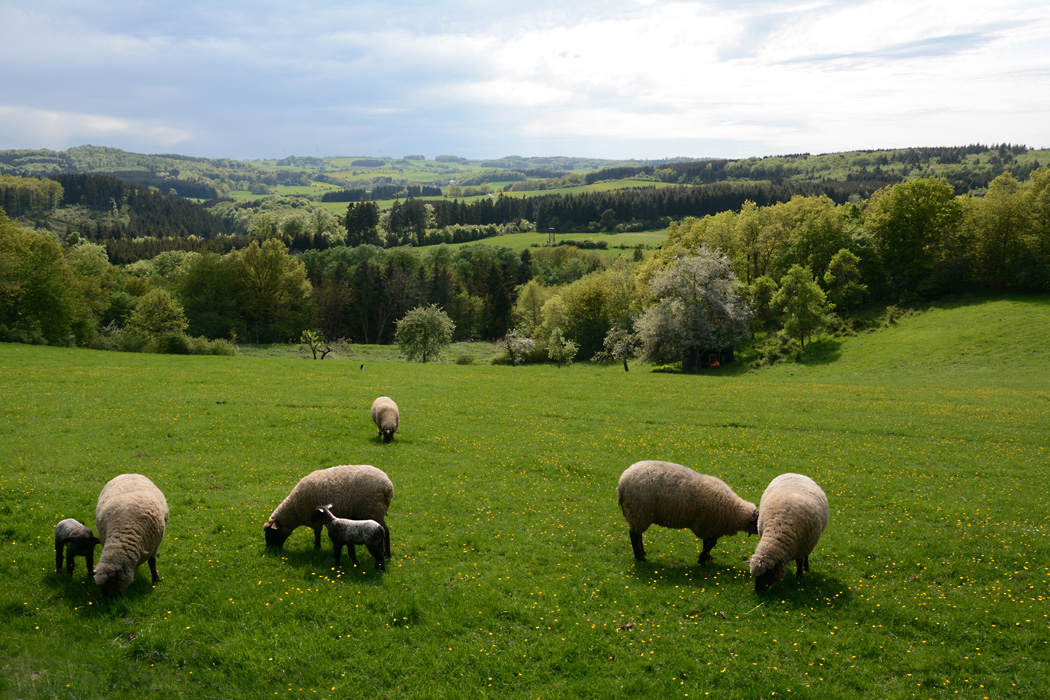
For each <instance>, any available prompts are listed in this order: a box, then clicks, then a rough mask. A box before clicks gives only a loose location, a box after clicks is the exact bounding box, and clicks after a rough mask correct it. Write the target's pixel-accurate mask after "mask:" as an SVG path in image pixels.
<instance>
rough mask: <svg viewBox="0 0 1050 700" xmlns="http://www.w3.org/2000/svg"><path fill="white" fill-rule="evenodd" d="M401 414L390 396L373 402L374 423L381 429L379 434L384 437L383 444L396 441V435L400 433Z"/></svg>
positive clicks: (381, 397)
mask: <svg viewBox="0 0 1050 700" xmlns="http://www.w3.org/2000/svg"><path fill="white" fill-rule="evenodd" d="M399 421H400V414H399V412H398V410H397V404H396V403H394V400H393V399H392V398H390V397H389V396H380V397H379V398H378V399H376V400H375V401H373V402H372V422H373V423H375V424H376V427H377V428H379V434H380V435H382V436H383V442H390V441H391V440H393V439H394V433H396V432H398V429H397V428H398V424H399Z"/></svg>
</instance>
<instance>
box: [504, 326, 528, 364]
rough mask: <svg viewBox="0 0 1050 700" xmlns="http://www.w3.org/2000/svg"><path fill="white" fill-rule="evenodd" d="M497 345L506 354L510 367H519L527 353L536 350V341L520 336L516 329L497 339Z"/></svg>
mask: <svg viewBox="0 0 1050 700" xmlns="http://www.w3.org/2000/svg"><path fill="white" fill-rule="evenodd" d="M497 345H499V346H500V347H501V348H503V352H504V353H506V356H507V360H508V361H509V362H510V364H511V365H520V364H521V363H522V362H524V361H525V358H526V357H528V355H529V353H530V352H532V351H533V350H534V349H535V348H536V341H534V340H533V339H532V338H529V337H527V336H524V335H522V333H521V332H520V331H519V330H518V329H517V328H513V329H511V330H509V331H507V334H506V335H505V336H503V337H502V338H500V339H499V341H498V342H497Z"/></svg>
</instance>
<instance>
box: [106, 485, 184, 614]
mask: <svg viewBox="0 0 1050 700" xmlns="http://www.w3.org/2000/svg"><path fill="white" fill-rule="evenodd" d="M95 525H96V526H97V527H98V537H99V540H100V541H101V542H102V556H100V557H99V559H98V567H96V568H95V583H97V584H98V585H99V586H100V587H101V588H102V592H103V593H104V594H105V595H106V596H107V597H109V598H115V597H117V596H119V595H120V594H121V593H123V592H124V589H125V588H127V587H128V586H129V585H130V584H131V582H132V581H133V580H135V567H137V566H138V565H139V564H141V563H142V562H149V571H150V575H151V576H152V578H153V583H156V582H157V581H159V580H160V576H159V575H158V574H157V549H158V548H159V547H160V543H161V540H163V539H164V529H165V528H166V527H167V526H168V502H167V500H165V498H164V494H163V493H161V491H160V489H158V488H157V487H156V486H155V485H154V484H153V482H152V481H150V480H149V479H148V478H146V477H144V476H142V475H141V474H121V475H120V476H118V477H115V478H114V479H112V480H111V481H110V482H109V483H108V484H106V486H105V487H104V488H103V489H102V493H101V494H99V497H98V505H97V506H96V507H95Z"/></svg>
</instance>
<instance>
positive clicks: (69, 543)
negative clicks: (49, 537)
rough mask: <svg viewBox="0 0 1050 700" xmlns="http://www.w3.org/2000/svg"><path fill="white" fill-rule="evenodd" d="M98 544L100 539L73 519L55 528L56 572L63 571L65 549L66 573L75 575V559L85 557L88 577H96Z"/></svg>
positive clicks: (64, 521) (67, 519) (66, 520)
mask: <svg viewBox="0 0 1050 700" xmlns="http://www.w3.org/2000/svg"><path fill="white" fill-rule="evenodd" d="M96 544H99V539H98V538H97V537H95V533H93V532H92V531H91V529H90V528H88V527H87V526H85V525H81V524H80V522H79V521H77V520H74V519H73V518H66V519H65V520H63V521H62V522H60V523H59V524H58V525H56V526H55V571H56V572H59V571H61V570H62V558H63V557H62V554H63V552H62V550H63V549H65V560H66V573H68V574H70V575H72V574H73V568H74V567H75V566H76V563H75V562H74V561H73V558H74V557H84V558H85V559H87V572H88V576H91V577H94V576H95V545H96Z"/></svg>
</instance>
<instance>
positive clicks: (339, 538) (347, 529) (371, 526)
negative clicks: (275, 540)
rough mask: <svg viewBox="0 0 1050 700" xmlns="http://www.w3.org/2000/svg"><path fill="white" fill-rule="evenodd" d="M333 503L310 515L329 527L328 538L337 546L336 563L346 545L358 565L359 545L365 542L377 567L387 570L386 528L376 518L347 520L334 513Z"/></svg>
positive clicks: (355, 564)
mask: <svg viewBox="0 0 1050 700" xmlns="http://www.w3.org/2000/svg"><path fill="white" fill-rule="evenodd" d="M331 508H332V504H331V503H329V504H328V505H326V506H321V507H320V508H318V509H317V510H315V511H314V512H313V515H311V516H310V520H311V521H312V522H320V523H322V524H323V525H324V526H325V527H326V528H328V539H330V540H332V546H333V547H334V548H335V565H336V566H339V555H340V554H341V553H342V551H343V545H344V544H345V545H346V551H347V552H348V553H349V554H350V561H352V562H353V563H354V566H357V547H356V546H355V545H359V544H363V545H364V546H365V548H366V549H368V553H369V554H371V555H372V556H373V557H374V558H375V560H376V568H377V569H380V570H381V571H386V559H385V558H384V557H383V540H384V537H385V533H386V530H384V529H383V526H382V525H380V524H379V523H377V522H376V521H375V520H347V519H346V518H337V517H335V516H334V515H332V511H331Z"/></svg>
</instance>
